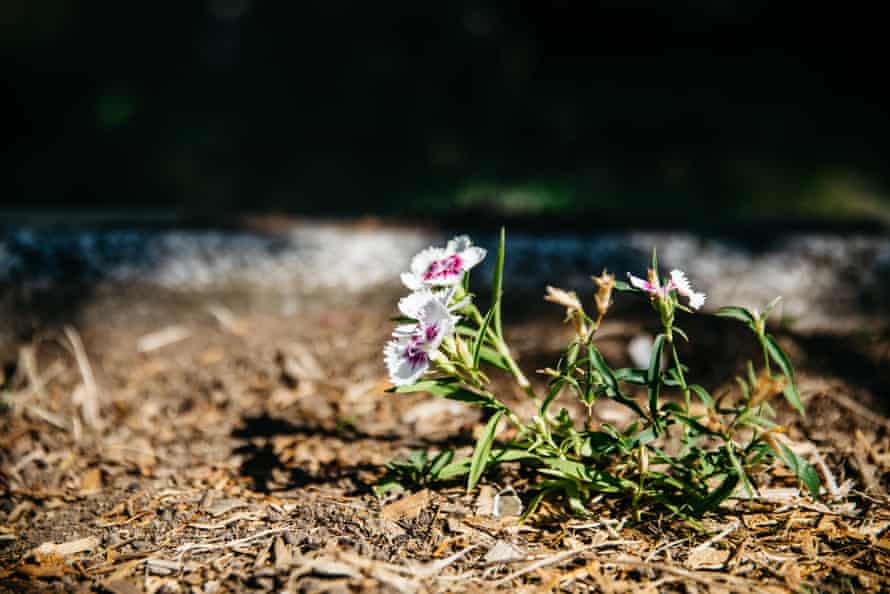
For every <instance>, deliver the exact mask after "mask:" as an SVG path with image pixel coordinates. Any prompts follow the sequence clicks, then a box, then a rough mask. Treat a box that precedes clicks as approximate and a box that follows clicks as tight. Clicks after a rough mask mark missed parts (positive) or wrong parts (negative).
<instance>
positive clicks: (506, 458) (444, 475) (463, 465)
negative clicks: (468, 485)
mask: <svg viewBox="0 0 890 594" xmlns="http://www.w3.org/2000/svg"><path fill="white" fill-rule="evenodd" d="M529 459H537V455H535V454H533V453H529V452H528V451H527V450H525V449H522V448H499V449H493V450H492V451H491V454H490V455H489V459H488V463H489V464H499V463H501V462H518V461H521V460H529ZM470 462H471V460H470V459H469V458H463V459H461V460H458V461H456V462H451V463H450V464H448V465H447V466H445V468H443V469H442V470H441V471H440V472H439V480H440V481H447V480H450V479H453V478H457V477H459V476H463V475H465V474H467V473H468V472H470Z"/></svg>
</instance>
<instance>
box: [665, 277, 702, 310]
mask: <svg viewBox="0 0 890 594" xmlns="http://www.w3.org/2000/svg"><path fill="white" fill-rule="evenodd" d="M671 285H673V288H675V289H677V293H679V294H680V295H683V296H684V297H686V298H688V299H689V307H691V308H692V309H698V308H700V307H701V306H702V305H704V304H705V299H706V298H707V295H705V294H704V293H696V292H695V291H693V290H692V285H690V284H689V279H688V278H686V273H685V272H683V271H682V270H678V269H676V268H675V269H674V270H671V282H669V283H668V287H670V286H671Z"/></svg>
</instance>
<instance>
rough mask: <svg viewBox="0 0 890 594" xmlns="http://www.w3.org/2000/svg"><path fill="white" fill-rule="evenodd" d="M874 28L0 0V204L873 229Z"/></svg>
mask: <svg viewBox="0 0 890 594" xmlns="http://www.w3.org/2000/svg"><path fill="white" fill-rule="evenodd" d="M823 10H824V12H823ZM881 27H882V21H881V20H880V19H874V18H870V17H869V15H867V14H858V13H855V12H854V11H853V10H852V9H851V10H845V11H844V12H843V13H839V12H838V11H837V10H836V9H820V8H817V7H816V6H815V5H813V4H808V5H806V6H805V7H801V6H795V5H794V4H784V3H783V4H782V6H776V5H775V3H767V2H757V1H753V2H752V1H749V2H737V1H732V0H720V1H715V2H707V3H705V2H702V3H669V4H657V3H643V2H623V3H605V4H588V5H586V8H584V9H581V10H579V9H578V8H576V7H574V6H572V7H570V6H569V5H568V3H565V4H563V3H557V4H542V3H540V2H535V3H532V2H496V1H493V0H464V1H454V2H443V3H436V4H434V5H430V4H428V3H418V2H391V3H386V4H385V5H380V4H377V3H358V2H352V3H350V2H345V1H342V0H325V1H323V2H259V1H251V0H209V1H205V2H185V3H174V4H167V3H125V2H116V3H111V2H76V1H73V0H3V2H0V52H2V57H3V64H4V68H3V73H4V74H3V78H4V80H5V88H6V91H5V92H4V93H3V98H2V99H0V101H2V102H3V103H4V104H5V106H4V113H5V116H6V117H5V122H6V123H5V126H4V135H5V136H6V138H5V142H4V143H3V147H4V148H3V159H2V162H3V168H4V171H3V172H2V178H0V179H2V181H0V184H2V185H0V196H2V200H3V211H2V212H3V213H4V214H2V216H3V218H4V219H5V220H6V221H7V222H9V221H14V220H18V219H21V218H22V217H27V216H30V215H34V214H35V213H37V214H40V213H46V214H47V216H53V213H56V214H58V213H61V214H62V215H64V216H73V215H76V214H84V213H87V216H99V215H101V216H110V217H112V218H114V217H119V218H124V219H138V218H139V217H142V216H144V217H146V218H148V219H151V218H153V217H154V218H167V217H169V218H172V219H180V220H188V219H192V220H199V219H212V220H219V219H221V218H227V217H237V216H239V215H242V214H245V213H249V214H256V213H285V214H290V215H296V216H307V215H308V216H322V217H334V218H336V217H355V216H377V217H383V218H384V219H396V220H400V221H401V220H410V221H426V222H431V221H436V220H438V219H439V218H440V217H443V216H445V217H449V218H453V219H458V220H459V219H462V218H463V219H469V218H470V217H473V220H480V219H479V218H478V215H487V214H490V215H492V221H493V223H492V224H494V222H495V221H496V220H504V219H507V220H510V219H512V220H515V221H522V220H529V221H540V220H548V219H549V220H551V221H552V222H553V223H554V224H570V225H573V226H580V227H583V228H586V229H591V230H593V229H602V228H604V227H605V226H606V225H611V226H619V227H634V228H636V227H660V228H695V229H712V228H720V229H734V228H739V227H747V226H757V227H760V226H767V227H775V226H779V227H781V228H786V227H789V226H791V227H799V228H805V229H808V228H819V229H824V228H828V229H837V228H841V229H846V228H850V227H853V228H857V229H884V228H885V227H886V225H887V224H888V222H890V199H888V196H890V180H888V177H887V169H886V163H887V157H888V156H890V112H888V110H887V105H888V96H887V95H888V93H887V91H886V89H885V84H884V82H885V81H884V80H882V79H883V78H885V72H884V69H883V68H881V67H880V62H881V59H882V55H883V53H884V50H885V48H884V47H883V44H884V41H883V35H882V32H881V29H880V28H881ZM97 213H99V215H97ZM542 217H543V219H542Z"/></svg>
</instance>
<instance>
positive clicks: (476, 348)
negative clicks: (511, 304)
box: [473, 303, 497, 369]
mask: <svg viewBox="0 0 890 594" xmlns="http://www.w3.org/2000/svg"><path fill="white" fill-rule="evenodd" d="M496 308H497V303H494V304H492V306H491V309H489V310H488V313H487V314H485V319H484V320H482V325H481V326H480V327H479V333H478V334H477V336H476V343H475V344H474V345H473V369H479V357H481V356H482V346H483V345H484V344H485V333H486V332H487V331H488V325H489V324H491V318H492V316H493V315H494V312H495V311H496Z"/></svg>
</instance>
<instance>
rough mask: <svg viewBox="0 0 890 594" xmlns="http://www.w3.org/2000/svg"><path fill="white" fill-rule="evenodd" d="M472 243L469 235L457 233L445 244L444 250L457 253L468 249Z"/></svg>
mask: <svg viewBox="0 0 890 594" xmlns="http://www.w3.org/2000/svg"><path fill="white" fill-rule="evenodd" d="M472 245H473V240H471V239H470V236H469V235H457V236H456V237H455V238H454V239H452V240H450V241H449V242H448V245H447V246H445V251H446V252H447V253H449V254H457V253H460V252H463V251H465V250H467V249H469V248H470V246H472Z"/></svg>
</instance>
